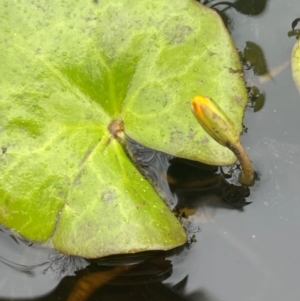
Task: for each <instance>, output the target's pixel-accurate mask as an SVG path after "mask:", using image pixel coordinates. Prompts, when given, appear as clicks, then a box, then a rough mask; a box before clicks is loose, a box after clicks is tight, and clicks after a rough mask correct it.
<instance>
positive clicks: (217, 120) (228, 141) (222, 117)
mask: <svg viewBox="0 0 300 301" xmlns="http://www.w3.org/2000/svg"><path fill="white" fill-rule="evenodd" d="M192 111H193V113H194V115H195V117H196V118H197V120H198V121H199V123H200V124H201V126H202V127H203V129H204V130H205V131H206V132H207V133H208V134H209V135H210V136H211V137H212V138H213V139H214V140H215V141H217V142H218V143H220V144H221V145H223V146H225V147H227V148H229V149H230V150H231V151H232V152H233V153H234V154H235V156H236V157H237V158H238V160H239V162H240V164H241V169H242V173H241V175H240V178H239V181H240V182H241V183H242V184H243V185H247V186H250V185H253V183H254V170H253V167H252V163H251V161H250V159H249V156H248V154H247V153H246V151H245V149H244V147H243V146H242V144H241V142H240V134H239V133H238V132H237V130H236V129H235V127H234V124H233V123H232V121H231V120H230V119H229V117H228V116H227V115H226V113H225V112H224V111H223V110H222V109H221V108H220V107H219V106H218V105H217V104H216V103H215V102H214V101H213V100H212V99H211V98H209V97H206V96H201V95H197V96H195V97H194V98H193V100H192Z"/></svg>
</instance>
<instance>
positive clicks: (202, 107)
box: [192, 95, 239, 147]
mask: <svg viewBox="0 0 300 301" xmlns="http://www.w3.org/2000/svg"><path fill="white" fill-rule="evenodd" d="M192 110H193V112H194V115H195V116H196V118H197V120H198V121H199V123H200V124H201V126H202V127H203V129H204V130H205V131H206V132H207V133H208V134H209V135H210V136H211V137H212V138H213V139H214V140H216V141H217V142H218V143H220V144H221V145H224V146H227V147H230V146H231V145H235V144H236V143H237V142H238V141H239V133H238V132H237V130H236V129H235V127H234V125H233V123H232V122H231V120H230V119H229V118H228V116H227V115H226V114H225V113H224V111H223V110H222V109H221V108H220V107H219V106H218V105H217V104H216V103H215V102H214V101H213V100H212V99H211V98H209V97H206V96H200V95H197V96H195V97H194V98H193V100H192Z"/></svg>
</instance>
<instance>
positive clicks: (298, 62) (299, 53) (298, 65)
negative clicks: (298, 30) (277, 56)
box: [292, 40, 300, 92]
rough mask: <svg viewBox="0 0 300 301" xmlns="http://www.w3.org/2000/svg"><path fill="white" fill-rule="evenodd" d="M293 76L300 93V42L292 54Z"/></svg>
mask: <svg viewBox="0 0 300 301" xmlns="http://www.w3.org/2000/svg"><path fill="white" fill-rule="evenodd" d="M292 74H293V78H294V81H295V84H296V86H297V88H298V90H299V92H300V42H299V40H298V41H297V43H296V44H295V46H294V48H293V52H292Z"/></svg>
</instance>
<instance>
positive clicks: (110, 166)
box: [0, 0, 246, 258]
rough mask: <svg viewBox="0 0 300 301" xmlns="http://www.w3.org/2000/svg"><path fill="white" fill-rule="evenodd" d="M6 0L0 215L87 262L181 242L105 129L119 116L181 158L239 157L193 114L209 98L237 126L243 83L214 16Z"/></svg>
mask: <svg viewBox="0 0 300 301" xmlns="http://www.w3.org/2000/svg"><path fill="white" fill-rule="evenodd" d="M1 5H2V7H1V9H0V51H1V53H2V58H4V59H2V61H1V64H0V147H1V148H2V153H0V162H1V165H0V179H1V180H0V223H2V224H3V225H5V226H7V227H9V228H12V229H14V230H15V231H17V232H18V233H20V234H21V235H23V236H24V237H26V238H27V239H30V240H33V241H41V242H44V241H48V244H52V245H53V246H54V247H55V248H56V249H58V250H59V251H61V252H63V253H67V254H75V255H79V256H84V257H89V258H95V257H102V256H106V255H112V254H118V253H132V252H138V251H145V250H158V249H163V250H167V249H171V248H174V247H176V246H179V245H181V244H183V243H184V242H185V241H186V234H185V231H184V229H183V228H182V226H181V225H180V223H179V222H178V220H177V219H176V218H175V217H174V216H173V214H172V213H171V212H170V211H169V209H168V207H167V206H166V205H165V204H164V203H163V201H162V200H161V199H160V198H159V197H158V195H157V194H156V192H155V191H154V189H153V188H152V186H151V185H150V184H149V183H148V182H147V181H146V180H145V179H144V177H143V176H142V175H141V174H140V173H139V172H138V170H137V169H136V168H135V167H134V165H133V164H132V162H131V161H130V159H129V158H128V157H127V156H126V154H125V152H124V150H123V147H122V145H121V144H120V143H119V139H118V140H117V139H115V138H114V137H113V136H112V135H111V133H110V132H109V130H108V125H109V124H110V123H111V121H112V120H115V119H120V120H123V122H124V126H125V133H126V135H128V136H129V137H131V138H133V139H134V140H136V141H137V142H139V143H141V144H143V145H145V146H148V147H151V148H153V149H157V150H160V151H164V152H167V153H170V154H173V155H176V156H181V157H184V158H189V159H194V160H199V161H202V162H205V163H210V164H215V165H220V164H222V165H223V164H231V163H232V162H234V161H235V160H236V158H235V157H234V155H233V154H232V153H231V152H230V151H229V150H227V149H226V148H225V147H222V146H220V145H219V144H218V143H216V142H215V141H214V140H213V139H212V138H210V137H209V136H208V135H207V134H206V132H205V131H204V130H203V129H202V128H201V127H200V126H199V124H198V122H197V120H196V119H195V118H194V116H193V114H192V113H191V109H190V101H191V99H192V97H193V96H194V95H195V94H205V95H207V96H209V97H211V98H213V99H214V100H215V101H216V102H218V104H219V105H220V107H222V109H223V110H224V111H225V112H226V113H227V114H228V116H229V118H231V119H232V120H233V123H234V125H235V126H236V128H237V129H238V130H239V131H240V130H241V120H242V116H243V109H244V106H245V103H246V90H245V87H244V82H243V79H242V73H241V67H240V63H239V60H238V56H237V53H236V50H235V48H234V45H233V44H232V41H231V39H230V37H229V34H228V33H227V31H226V29H225V27H224V25H223V23H222V21H221V19H220V18H219V17H218V15H217V14H216V13H214V12H213V11H211V10H209V9H208V8H206V7H204V6H202V5H200V4H198V3H197V2H195V1H183V0H162V1H159V2H157V3H156V2H155V3H153V1H150V0H147V1H136V0H128V1H125V0H124V1H123V0H122V1H121V0H120V1H115V2H109V1H106V2H104V3H102V1H101V2H100V1H99V2H98V1H83V0H74V1H71V0H70V1H66V2H63V1H59V0H54V1H46V0H43V1H38V2H37V1H29V0H21V1H18V2H17V3H13V2H9V1H6V2H3V3H2V4H1ZM121 136H122V135H121ZM120 139H121V138H120ZM123 142H124V141H123Z"/></svg>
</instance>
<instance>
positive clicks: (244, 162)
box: [227, 141, 254, 186]
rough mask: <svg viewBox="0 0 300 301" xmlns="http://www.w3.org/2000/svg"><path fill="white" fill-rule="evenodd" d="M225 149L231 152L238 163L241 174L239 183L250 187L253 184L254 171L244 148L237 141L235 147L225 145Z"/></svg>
mask: <svg viewBox="0 0 300 301" xmlns="http://www.w3.org/2000/svg"><path fill="white" fill-rule="evenodd" d="M227 147H228V148H229V149H230V150H231V151H233V153H234V154H235V155H236V157H237V158H238V160H239V161H240V164H241V168H242V173H241V175H240V178H239V181H240V182H241V183H242V184H244V185H247V186H251V185H253V184H254V170H253V167H252V163H251V161H250V158H249V156H248V154H247V153H246V151H245V149H244V147H243V146H242V144H241V142H240V141H238V142H237V143H236V144H235V145H231V144H229V145H227Z"/></svg>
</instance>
